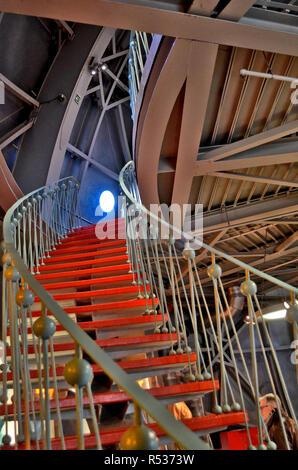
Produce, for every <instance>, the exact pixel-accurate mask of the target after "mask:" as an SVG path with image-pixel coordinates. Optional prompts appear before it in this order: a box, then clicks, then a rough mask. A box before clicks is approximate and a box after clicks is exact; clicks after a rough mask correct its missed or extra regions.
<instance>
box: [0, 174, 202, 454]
mask: <svg viewBox="0 0 298 470" xmlns="http://www.w3.org/2000/svg"><path fill="white" fill-rule="evenodd" d="M64 180H65V178H64V179H63V180H60V181H59V182H57V183H56V184H58V183H59V184H60V183H61V182H62V181H64ZM73 180H74V178H73ZM75 181H76V180H75ZM46 188H47V189H49V186H44V187H42V188H40V189H38V190H35V191H32V192H31V193H30V194H28V195H27V196H24V197H23V198H21V199H20V200H19V201H17V202H16V203H15V204H14V205H13V206H12V207H11V208H10V209H9V210H8V211H7V213H6V215H5V218H4V223H3V236H4V242H5V249H6V250H7V252H8V253H9V254H10V256H11V258H12V260H13V263H14V265H15V267H16V268H17V270H18V272H19V274H20V275H21V277H22V278H23V280H24V282H25V283H27V284H28V286H29V287H30V289H31V290H32V291H33V292H34V294H35V295H36V296H37V297H38V298H39V299H40V301H41V303H42V304H43V305H44V306H45V307H46V309H47V310H48V311H49V312H51V314H52V315H53V316H54V317H55V318H56V320H57V321H58V322H59V323H60V325H62V326H63V328H64V329H65V330H66V331H67V332H68V333H69V335H70V336H71V337H72V338H73V340H74V341H75V343H77V344H78V345H80V346H81V348H82V349H83V350H84V351H85V353H86V354H87V355H88V356H90V357H91V358H92V359H93V360H94V362H95V363H96V364H97V365H99V366H100V367H101V368H102V370H103V371H104V372H105V373H106V374H107V375H108V376H109V377H110V378H111V379H112V380H113V381H115V382H116V383H117V384H118V386H119V387H121V389H123V390H124V391H125V392H126V393H127V394H128V395H129V396H130V397H131V398H132V399H133V401H134V403H135V404H136V405H137V406H139V407H141V408H142V409H144V410H145V411H146V412H147V413H148V415H150V416H151V417H152V418H153V419H154V420H155V421H156V422H158V424H159V425H160V427H161V428H162V429H163V430H164V431H165V432H166V434H167V435H169V436H170V437H171V438H172V439H173V440H174V441H175V442H176V443H178V445H180V446H182V447H183V448H185V449H193V450H196V449H198V450H208V449H209V447H208V446H207V445H206V444H205V443H204V442H203V441H202V440H201V439H200V438H198V437H197V436H196V435H195V434H194V433H192V432H191V431H190V430H189V429H188V428H187V427H186V426H185V425H184V424H183V423H182V422H180V421H177V420H176V419H175V418H174V416H173V415H172V414H171V413H170V412H169V411H168V409H167V408H166V407H164V406H163V405H162V404H161V403H160V402H159V401H158V400H156V399H155V398H154V397H152V396H151V395H150V394H149V393H148V392H146V391H145V390H144V389H142V388H141V387H140V386H139V385H138V384H137V383H136V382H135V381H134V380H133V379H131V378H130V376H129V375H128V374H127V373H126V372H125V371H124V370H123V369H122V368H121V367H120V366H118V364H117V363H116V362H115V361H114V360H113V359H111V357H110V356H109V355H108V354H107V353H106V352H105V351H104V350H103V349H102V348H101V347H100V346H98V345H97V344H96V343H95V341H93V340H92V339H91V338H90V336H88V334H87V333H85V332H84V331H83V330H82V329H81V328H80V327H79V326H78V325H77V324H76V323H75V322H74V321H73V320H72V319H71V318H70V317H69V316H68V315H67V314H66V313H65V312H64V310H63V309H62V308H61V307H60V306H59V304H58V303H57V302H56V301H55V300H54V299H53V297H52V296H51V295H50V294H49V293H48V292H47V291H46V290H45V289H44V288H43V287H42V285H41V284H40V283H39V282H38V281H37V280H36V279H35V278H34V276H33V275H32V274H31V273H30V271H29V269H28V268H27V266H26V265H25V263H24V260H23V259H22V257H21V256H20V254H19V253H18V251H17V249H16V248H15V245H14V238H13V231H12V219H13V214H14V212H15V211H16V209H17V208H18V207H20V205H22V204H23V203H24V202H25V201H27V200H28V199H30V198H31V197H32V196H34V194H36V193H38V192H40V191H42V190H43V189H46Z"/></svg>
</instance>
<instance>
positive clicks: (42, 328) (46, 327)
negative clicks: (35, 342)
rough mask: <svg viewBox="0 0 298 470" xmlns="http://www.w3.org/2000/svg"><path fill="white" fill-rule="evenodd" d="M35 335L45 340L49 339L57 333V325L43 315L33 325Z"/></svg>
mask: <svg viewBox="0 0 298 470" xmlns="http://www.w3.org/2000/svg"><path fill="white" fill-rule="evenodd" d="M33 331H34V334H35V335H36V336H37V337H38V338H41V339H43V340H47V339H49V338H50V337H51V336H53V335H54V333H55V331H56V323H55V322H54V320H53V319H52V318H49V317H47V316H46V315H43V316H42V317H39V318H38V319H37V320H36V321H35V322H34V324H33Z"/></svg>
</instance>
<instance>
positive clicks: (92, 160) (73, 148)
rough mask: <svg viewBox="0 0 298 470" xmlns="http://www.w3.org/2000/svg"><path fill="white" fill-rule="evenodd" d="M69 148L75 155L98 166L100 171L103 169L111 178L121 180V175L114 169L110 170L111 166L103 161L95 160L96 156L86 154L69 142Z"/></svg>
mask: <svg viewBox="0 0 298 470" xmlns="http://www.w3.org/2000/svg"><path fill="white" fill-rule="evenodd" d="M67 150H69V151H70V152H72V153H74V154H75V155H77V156H78V157H81V158H83V159H84V160H86V161H87V162H88V163H89V164H90V163H91V164H92V165H93V166H95V167H96V168H98V169H99V170H100V171H102V172H103V173H105V174H106V175H107V176H109V177H110V178H112V179H114V180H115V181H119V176H118V175H117V174H116V173H114V172H113V171H112V170H110V169H109V168H107V167H105V166H104V165H102V164H101V163H99V162H97V161H96V160H94V158H91V157H89V156H88V155H86V153H84V152H82V151H81V150H79V149H77V148H76V147H74V146H73V145H71V144H67Z"/></svg>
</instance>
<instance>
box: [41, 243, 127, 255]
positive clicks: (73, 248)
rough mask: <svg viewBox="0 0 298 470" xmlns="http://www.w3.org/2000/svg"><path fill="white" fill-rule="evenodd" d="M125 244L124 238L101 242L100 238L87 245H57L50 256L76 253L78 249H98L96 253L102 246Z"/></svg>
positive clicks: (99, 251) (100, 250)
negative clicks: (66, 246) (65, 246)
mask: <svg viewBox="0 0 298 470" xmlns="http://www.w3.org/2000/svg"><path fill="white" fill-rule="evenodd" d="M123 245H125V246H126V240H110V241H109V242H101V241H100V240H98V241H97V243H91V244H89V245H88V244H87V245H82V246H80V245H75V246H71V247H69V248H62V247H61V245H58V246H57V249H56V250H55V251H54V250H53V251H50V252H49V255H50V256H56V255H61V254H66V253H77V252H78V251H89V250H98V253H101V252H102V249H103V248H111V247H113V246H119V247H120V246H123Z"/></svg>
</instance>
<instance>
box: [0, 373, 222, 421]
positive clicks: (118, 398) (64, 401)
mask: <svg viewBox="0 0 298 470" xmlns="http://www.w3.org/2000/svg"><path fill="white" fill-rule="evenodd" d="M215 388H216V390H219V382H218V380H216V381H215ZM146 391H147V392H148V393H150V395H152V396H153V397H155V398H160V399H161V398H166V397H173V396H177V395H178V396H181V395H186V394H198V393H207V392H212V391H213V383H212V381H211V380H205V381H201V382H189V383H186V384H175V385H166V386H163V387H154V388H151V389H146ZM127 401H132V398H131V397H130V396H129V395H127V393H126V392H124V391H113V392H106V393H94V394H93V403H94V405H104V404H112V403H121V402H127ZM34 405H35V406H34V410H35V411H39V402H35V403H34ZM75 406H76V399H75V397H68V398H60V399H59V407H60V409H61V410H66V409H73V408H75ZM83 406H89V399H88V396H86V395H84V396H83ZM24 409H25V405H24V402H22V403H21V411H22V412H24ZM50 409H51V410H55V409H56V400H55V399H53V400H50ZM7 411H8V414H13V404H10V405H8V407H7ZM29 411H32V403H31V402H30V404H29ZM2 412H5V406H4V405H2V406H0V415H2Z"/></svg>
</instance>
